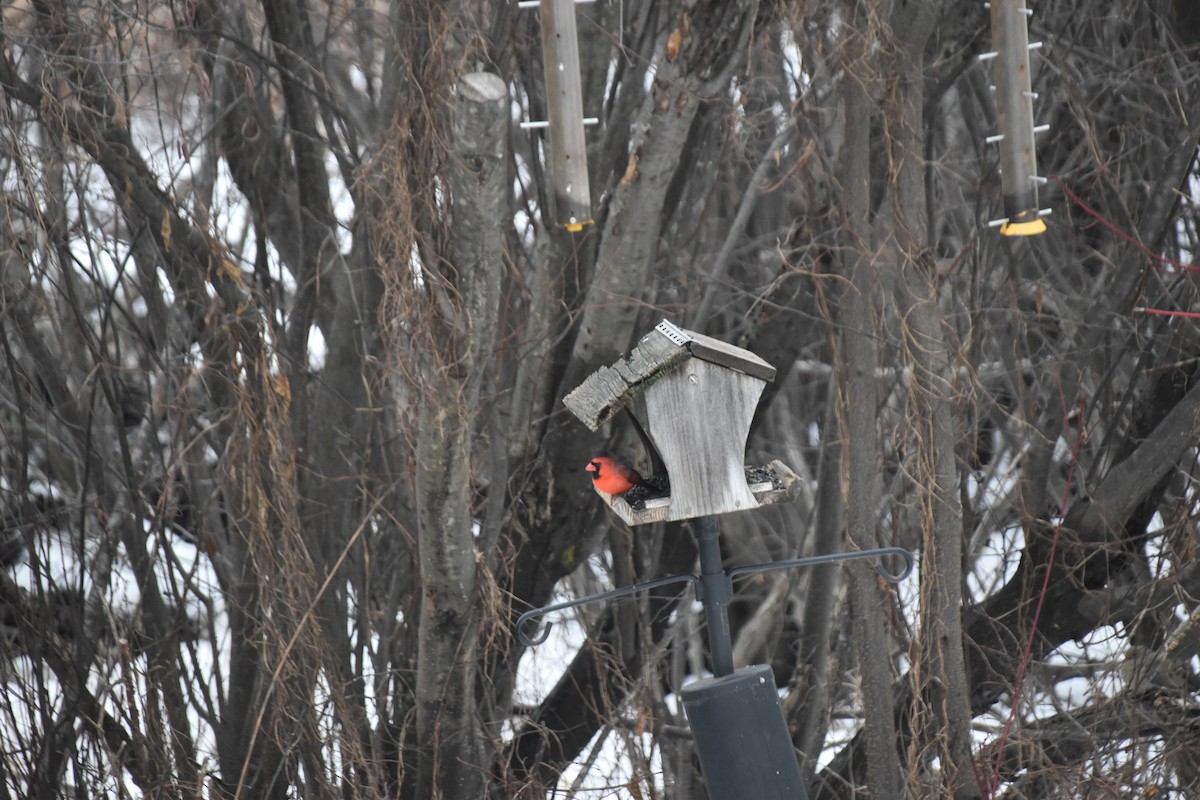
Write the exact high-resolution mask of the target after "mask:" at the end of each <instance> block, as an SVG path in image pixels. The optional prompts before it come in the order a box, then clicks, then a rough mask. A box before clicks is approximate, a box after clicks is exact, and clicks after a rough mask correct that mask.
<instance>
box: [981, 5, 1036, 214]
mask: <svg viewBox="0 0 1200 800" xmlns="http://www.w3.org/2000/svg"><path fill="white" fill-rule="evenodd" d="M991 7H992V47H993V48H994V49H995V51H996V66H995V76H996V111H997V116H998V117H999V122H1000V134H1001V136H1002V137H1003V138H1001V139H1000V170H1001V172H1000V183H1001V186H1002V188H1003V191H1004V215H1005V216H1006V217H1007V218H1008V221H1007V222H1005V223H1004V224H1003V225H1001V226H1000V233H1001V234H1003V235H1005V236H1032V235H1034V234H1038V233H1041V232H1043V231H1044V230H1046V223H1045V222H1043V221H1042V218H1041V216H1040V215H1039V213H1038V212H1039V210H1040V209H1039V208H1038V191H1037V184H1036V183H1035V182H1034V180H1035V179H1036V178H1037V152H1036V150H1035V149H1034V142H1033V137H1034V133H1033V88H1032V80H1031V78H1030V75H1029V26H1028V22H1027V18H1028V11H1027V9H1026V8H1025V0H992V2H991Z"/></svg>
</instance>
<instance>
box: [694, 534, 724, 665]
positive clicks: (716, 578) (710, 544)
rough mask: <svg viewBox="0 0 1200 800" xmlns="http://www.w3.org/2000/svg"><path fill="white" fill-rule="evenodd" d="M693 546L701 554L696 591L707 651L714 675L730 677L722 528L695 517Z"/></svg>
mask: <svg viewBox="0 0 1200 800" xmlns="http://www.w3.org/2000/svg"><path fill="white" fill-rule="evenodd" d="M695 530H696V544H697V546H698V548H699V550H700V582H699V585H698V586H697V587H696V588H697V589H698V591H699V594H700V603H701V604H702V605H703V606H704V620H705V623H706V624H707V625H708V649H709V652H710V653H712V661H713V675H715V676H716V677H718V678H720V677H723V676H725V675H732V674H733V640H732V637H731V636H730V634H729V600H730V598H732V597H733V581H732V580H731V579H730V578H729V576H728V575H726V574H725V570H724V569H722V568H721V526H720V523H718V521H717V518H716V517H715V516H707V517H697V518H696V522H695Z"/></svg>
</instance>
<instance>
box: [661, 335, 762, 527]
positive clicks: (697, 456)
mask: <svg viewBox="0 0 1200 800" xmlns="http://www.w3.org/2000/svg"><path fill="white" fill-rule="evenodd" d="M765 387H766V383H765V382H764V381H763V380H761V379H759V378H755V377H753V376H751V375H746V374H745V373H742V372H737V371H734V370H730V369H728V368H726V367H723V366H721V365H719V364H713V363H711V362H708V361H704V360H702V359H698V358H693V359H691V360H690V361H688V363H687V365H686V366H685V367H684V368H683V369H679V370H675V371H674V372H672V373H671V374H669V375H666V376H664V377H663V378H662V379H661V380H659V381H657V382H655V383H654V384H653V385H651V386H650V387H648V388H647V389H646V391H645V398H646V414H647V422H648V423H649V424H648V426H647V429H646V430H647V433H648V434H649V435H650V438H651V439H652V440H653V441H654V446H655V448H656V449H657V450H658V454H659V455H660V456H662V460H663V463H664V464H665V465H666V468H667V475H668V476H669V477H670V479H671V504H672V506H674V507H675V508H676V511H675V512H674V513H678V514H682V515H684V516H683V517H680V518H681V519H683V518H687V517H698V516H704V515H707V514H726V513H729V512H731V511H741V510H744V509H747V508H757V507H758V502H757V501H756V500H755V499H754V495H753V494H752V493H751V492H750V487H749V486H747V485H746V476H745V472H744V466H743V465H744V463H745V457H746V439H747V437H748V436H749V434H750V421H751V419H752V418H753V417H754V409H755V408H756V407H757V406H758V398H759V397H760V396H761V395H762V391H763V389H764V388H765Z"/></svg>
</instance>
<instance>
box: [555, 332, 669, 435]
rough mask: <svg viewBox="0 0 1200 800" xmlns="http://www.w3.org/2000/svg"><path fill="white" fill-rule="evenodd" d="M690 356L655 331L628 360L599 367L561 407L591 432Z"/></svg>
mask: <svg viewBox="0 0 1200 800" xmlns="http://www.w3.org/2000/svg"><path fill="white" fill-rule="evenodd" d="M689 357H690V354H689V353H688V351H687V350H686V349H684V348H682V347H680V346H679V345H677V344H675V343H674V342H672V341H670V340H669V339H667V337H665V336H663V335H662V334H661V333H659V332H658V331H651V332H650V333H648V334H646V335H645V336H644V337H642V340H641V341H640V342H638V343H637V345H636V346H635V347H634V348H633V351H632V352H631V353H630V354H629V357H628V358H625V359H621V360H620V361H618V362H617V363H616V364H614V365H613V366H611V367H601V368H600V369H598V370H596V371H595V372H593V373H592V374H591V375H589V376H588V378H587V380H585V381H584V382H583V383H581V384H580V385H579V386H577V387H576V388H575V389H574V390H573V391H572V392H571V393H570V394H568V395H567V396H566V397H564V398H563V404H564V405H565V406H566V407H567V408H568V409H569V410H570V411H571V413H572V414H574V415H575V416H576V417H578V419H579V421H580V422H582V423H583V424H584V425H587V426H588V427H589V428H590V429H592V430H596V429H597V428H599V427H600V425H601V424H602V423H604V422H606V421H607V420H609V419H610V418H612V416H613V415H614V414H616V413H617V412H618V411H620V410H621V409H622V408H624V407H625V406H627V405H629V403H630V402H631V401H632V400H633V398H634V397H635V396H636V395H638V394H640V393H641V392H642V391H644V390H645V388H646V387H647V386H648V385H650V384H651V383H653V382H654V381H656V380H658V379H659V378H661V377H662V376H663V374H665V373H666V372H668V371H669V370H670V369H672V368H673V367H675V366H677V365H679V364H681V363H683V362H684V361H686V360H687V359H688V358H689Z"/></svg>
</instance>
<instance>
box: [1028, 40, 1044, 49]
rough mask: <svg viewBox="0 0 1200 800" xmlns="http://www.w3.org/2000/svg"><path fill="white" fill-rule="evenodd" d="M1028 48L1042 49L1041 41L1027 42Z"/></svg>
mask: <svg viewBox="0 0 1200 800" xmlns="http://www.w3.org/2000/svg"><path fill="white" fill-rule="evenodd" d="M1029 49H1030V50H1041V49H1042V42H1030V43H1029Z"/></svg>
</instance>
